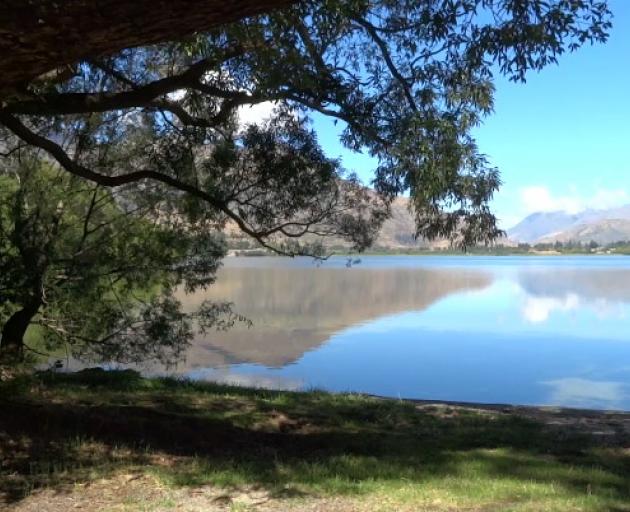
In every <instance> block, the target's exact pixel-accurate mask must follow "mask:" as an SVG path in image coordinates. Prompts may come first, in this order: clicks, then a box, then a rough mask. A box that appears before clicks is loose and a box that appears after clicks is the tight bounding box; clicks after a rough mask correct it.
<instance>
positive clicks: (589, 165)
mask: <svg viewBox="0 0 630 512" xmlns="http://www.w3.org/2000/svg"><path fill="white" fill-rule="evenodd" d="M609 5H610V7H611V10H612V11H613V13H614V15H615V19H614V22H613V29H612V31H611V36H610V39H609V41H608V42H607V43H606V44H605V45H596V46H592V47H591V46H588V47H583V48H581V49H579V50H578V51H577V52H575V53H572V54H565V55H563V56H562V57H561V58H560V59H559V64H558V65H557V66H550V67H547V68H545V69H544V70H542V71H541V72H539V73H530V74H529V75H528V79H527V83H525V84H515V83H511V82H509V81H508V80H506V79H503V78H502V77H498V78H497V81H496V96H495V112H494V114H493V115H491V116H490V117H488V118H487V119H486V122H485V123H484V125H483V126H481V127H480V128H479V129H477V130H476V137H477V140H478V143H479V148H480V150H481V152H483V153H485V154H487V155H488V157H489V159H490V162H491V163H492V164H493V165H495V166H497V167H499V169H500V170H501V175H502V179H503V182H504V184H503V187H502V188H501V190H500V191H499V193H498V194H497V195H496V197H495V199H494V201H493V208H494V211H495V213H496V215H497V216H498V217H499V219H500V221H501V226H502V227H503V228H509V227H511V226H512V225H513V224H515V223H516V222H518V221H519V220H521V219H522V218H523V217H524V216H526V215H527V214H529V213H532V212H534V211H538V210H545V211H553V210H561V209H562V210H567V211H579V210H582V209H585V208H606V207H612V206H618V205H621V204H627V203H630V155H629V153H630V1H628V0H610V1H609ZM315 129H316V130H317V132H318V136H319V139H320V142H321V144H322V146H323V147H324V148H325V149H326V151H327V153H328V154H329V155H330V156H335V157H341V158H342V161H343V164H344V166H345V167H346V168H348V169H352V170H355V171H356V172H357V173H358V174H359V175H360V176H361V177H362V178H363V179H364V180H365V181H366V182H367V181H369V180H370V177H371V172H372V170H373V168H374V161H372V160H371V159H370V158H369V157H367V156H365V155H361V154H356V153H352V152H350V151H347V150H345V149H344V148H343V147H342V146H341V145H340V144H339V141H338V135H337V133H338V129H336V128H335V127H334V126H333V125H332V123H330V122H329V121H326V120H322V119H319V118H318V119H317V120H316V122H315Z"/></svg>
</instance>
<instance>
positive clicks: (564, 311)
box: [172, 256, 630, 410]
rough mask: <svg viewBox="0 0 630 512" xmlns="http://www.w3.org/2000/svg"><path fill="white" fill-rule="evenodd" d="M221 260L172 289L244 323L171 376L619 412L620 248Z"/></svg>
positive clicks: (624, 300) (625, 373) (625, 266)
mask: <svg viewBox="0 0 630 512" xmlns="http://www.w3.org/2000/svg"><path fill="white" fill-rule="evenodd" d="M346 263H347V259H346V258H341V257H339V258H332V259H330V260H328V261H326V262H324V263H321V264H317V263H315V262H313V260H311V259H308V258H297V259H285V258H278V257H269V258H254V257H250V258H227V259H226V260H225V265H224V267H223V268H222V269H221V271H220V273H219V277H218V280H217V283H216V284H215V285H214V286H213V287H211V288H210V289H209V290H207V291H205V292H203V293H196V294H193V295H188V296H181V297H180V299H181V300H182V302H183V303H184V305H185V307H186V308H188V309H192V308H194V307H195V306H196V305H198V304H199V303H201V301H202V300H204V299H208V298H210V299H214V300H217V301H219V300H220V301H224V300H227V301H230V302H233V303H234V310H235V311H236V312H238V313H241V314H243V315H245V316H246V317H247V318H248V319H250V320H251V321H252V322H253V326H252V327H251V328H248V327H247V326H246V325H237V326H235V327H234V328H233V329H232V330H230V331H228V332H211V333H207V334H206V335H205V336H200V337H198V338H197V339H196V340H195V342H194V344H193V346H192V347H191V348H190V350H189V351H188V354H187V358H186V361H185V362H184V363H182V364H180V365H178V366H177V367H176V368H175V369H173V370H172V372H173V373H176V374H179V375H184V376H187V377H189V378H193V379H202V380H213V381H220V382H226V383H234V384H242V385H252V386H262V387H269V388H276V389H312V388H318V389H325V390H331V391H356V392H364V393H372V394H377V395H384V396H389V397H401V398H417V399H429V400H452V401H470V402H483V403H509V404H523V405H524V404H532V405H552V404H553V405H562V406H572V407H583V408H596V409H625V410H630V335H629V334H630V333H629V327H630V258H626V257H621V256H582V257H580V256H577V257H573V256H572V257H563V256H549V257H538V256H525V257H477V256H436V257H433V256H419V257H411V256H384V257H381V256H362V257H361V261H360V263H357V264H353V265H352V266H351V267H349V268H348V267H347V266H346Z"/></svg>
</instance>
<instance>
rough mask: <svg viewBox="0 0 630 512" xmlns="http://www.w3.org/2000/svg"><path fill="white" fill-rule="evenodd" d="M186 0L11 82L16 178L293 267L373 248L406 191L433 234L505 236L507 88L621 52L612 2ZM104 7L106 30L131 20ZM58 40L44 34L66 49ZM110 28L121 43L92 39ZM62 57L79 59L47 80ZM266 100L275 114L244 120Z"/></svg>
mask: <svg viewBox="0 0 630 512" xmlns="http://www.w3.org/2000/svg"><path fill="white" fill-rule="evenodd" d="M109 3H111V4H112V5H113V4H116V3H120V2H115V1H114V0H112V1H111V2H109ZM132 3H133V2H132ZM44 4H46V2H41V5H44ZM84 4H85V2H73V3H72V4H70V5H68V6H65V5H64V7H63V9H64V10H67V11H68V14H67V18H66V17H64V16H66V15H65V14H63V13H60V12H59V10H58V9H57V10H50V11H46V13H47V16H52V18H50V17H49V18H45V19H44V18H42V19H43V20H44V23H43V25H45V27H48V26H49V25H50V21H49V20H50V19H56V17H59V19H60V20H61V21H63V22H64V23H66V22H68V20H72V19H73V18H72V17H73V15H77V16H82V15H83V14H85V13H86V12H89V9H88V8H87V7H86V5H87V4H86V5H84ZM144 4H145V3H144V2H140V3H139V4H138V5H144ZM158 4H159V5H162V4H164V5H165V3H163V2H158ZM171 4H172V6H173V7H172V8H166V7H164V8H163V9H160V8H159V5H158V6H156V7H155V8H154V9H152V10H151V12H150V13H148V14H147V18H146V20H147V27H144V28H147V30H144V28H141V29H139V30H135V29H134V30H130V29H129V27H128V26H127V27H126V28H125V29H124V30H123V28H121V26H120V24H116V23H114V24H112V25H111V27H110V28H109V29H107V28H105V29H103V28H102V27H101V29H98V30H101V32H98V30H97V29H95V30H96V32H98V33H97V34H96V35H95V37H94V38H93V39H89V38H88V39H86V46H85V48H83V49H78V50H76V51H75V49H73V50H72V51H70V49H68V48H67V47H66V46H67V45H66V44H65V43H64V44H62V45H61V46H62V47H61V48H60V51H61V53H63V55H61V56H59V55H57V56H55V55H53V56H52V57H50V55H48V56H44V57H45V58H43V59H42V61H46V62H48V63H47V64H45V65H41V66H40V65H39V64H36V63H33V64H32V65H29V66H27V67H28V70H29V71H28V73H27V74H25V75H24V76H23V77H22V79H23V81H21V82H20V80H18V79H17V78H15V77H13V78H9V79H8V80H13V82H12V83H13V85H12V86H11V87H12V89H11V91H10V92H9V93H7V94H5V95H4V96H3V100H2V104H1V105H0V152H1V153H2V155H3V156H4V160H3V161H4V162H5V163H6V165H5V168H4V169H2V173H4V174H7V173H10V172H13V171H11V169H12V167H11V165H9V164H8V162H13V161H14V160H16V159H17V161H22V160H23V159H24V158H25V156H26V155H28V156H29V158H35V159H37V160H38V161H40V162H42V161H43V162H45V163H46V165H47V166H49V167H51V168H55V169H58V170H59V171H60V172H62V173H65V174H67V175H68V176H73V177H74V178H73V179H78V180H79V182H78V183H84V184H88V183H91V184H92V185H98V186H99V187H100V188H99V189H98V190H99V194H108V193H109V194H113V196H117V195H118V194H117V193H116V192H115V191H116V190H118V189H121V190H123V189H124V191H125V193H124V197H123V198H121V199H117V200H116V201H123V199H124V201H123V202H118V203H116V201H114V202H115V203H116V204H118V206H119V207H122V206H123V205H126V207H130V206H131V207H133V208H138V207H141V206H146V207H148V208H150V209H151V211H153V212H154V216H155V218H177V219H180V221H181V222H182V225H185V226H188V228H187V229H189V230H192V229H200V230H201V229H210V230H211V231H212V230H220V229H222V228H224V227H225V226H226V225H227V224H229V225H231V226H235V227H236V228H238V229H239V230H241V231H242V232H243V233H245V234H247V235H249V236H250V237H252V238H253V239H255V240H256V241H257V242H258V243H259V244H260V245H262V246H264V247H267V248H271V249H273V250H276V251H278V252H281V253H284V254H291V255H294V254H321V247H320V246H319V245H318V244H317V243H316V242H314V240H317V239H319V238H321V237H326V236H336V237H341V238H343V239H345V240H347V241H349V242H350V243H351V244H352V245H353V246H354V247H355V248H357V249H363V248H365V247H367V246H369V244H370V243H371V241H372V240H373V239H374V237H375V235H376V234H377V232H378V229H379V227H380V225H381V223H382V221H383V220H384V218H386V216H387V214H388V206H389V203H390V201H391V200H392V199H393V198H394V197H395V196H396V195H398V194H403V193H409V194H410V197H411V203H412V205H413V209H414V212H415V217H416V224H417V233H416V234H417V236H422V237H427V238H435V237H443V238H448V239H450V240H451V241H453V242H454V243H456V244H458V245H460V246H462V247H466V246H469V245H471V244H474V243H479V242H488V241H491V240H493V239H495V238H496V237H497V236H498V235H499V234H500V233H501V231H500V230H499V229H498V227H497V225H496V219H495V217H494V216H493V214H492V212H491V211H490V208H489V201H490V200H491V198H492V196H493V194H494V192H495V191H496V190H497V188H498V187H499V185H500V177H499V172H498V170H497V169H496V168H494V167H493V166H492V165H490V163H489V162H488V160H487V158H486V156H485V155H483V154H481V153H480V152H479V150H478V148H477V146H476V143H475V140H474V138H473V137H472V134H471V131H472V129H473V128H474V127H475V126H477V125H478V124H479V123H480V122H482V120H483V118H484V117H485V116H487V115H488V114H490V113H491V111H492V108H493V92H494V89H493V80H494V76H495V75H496V74H497V73H500V74H502V75H505V76H507V77H509V78H510V79H511V80H516V81H524V80H525V78H526V75H527V73H528V72H529V71H531V70H534V71H535V70H539V69H541V68H543V67H544V66H546V65H548V64H551V63H555V62H557V59H558V56H559V55H561V54H562V53H563V52H565V51H573V50H576V49H577V48H578V47H579V46H580V45H582V44H585V43H593V42H603V41H605V40H606V38H607V32H608V29H609V28H610V23H611V22H610V20H611V14H610V12H609V10H608V8H607V6H606V3H605V2H602V1H597V0H544V1H543V0H519V1H514V0H369V1H368V0H323V1H314V0H305V1H301V2H297V3H293V2H289V1H287V2H282V1H277V2H276V1H268V2H261V3H252V2H248V1H245V0H243V1H240V2H236V3H232V4H230V7H229V8H228V7H225V8H223V9H222V10H219V11H216V12H215V14H216V13H219V15H216V16H214V17H212V16H210V17H209V18H207V20H206V22H203V21H202V19H205V18H203V16H196V15H193V14H192V13H189V14H187V15H186V16H185V17H184V18H185V19H184V18H181V19H179V18H177V17H173V16H171V15H172V14H173V13H174V12H175V10H176V9H181V8H184V7H186V6H187V5H188V3H187V2H181V1H175V2H169V5H171ZM199 4H200V6H203V9H210V10H212V9H216V8H217V7H216V5H217V4H216V2H212V1H205V2H199ZM254 4H256V5H254ZM103 5H105V4H103ZM195 5H197V3H195ZM213 6H214V7H213ZM273 7H283V8H282V9H277V10H270V9H271V8H273ZM188 8H189V10H190V6H189V5H188ZM4 9H5V10H7V9H8V11H7V12H6V13H3V14H7V13H8V14H11V15H13V17H11V16H9V17H6V16H0V19H4V20H13V21H15V20H18V19H20V16H22V15H23V14H24V12H23V11H22V10H21V8H19V7H13V8H11V7H5V8H4ZM86 9H87V10H86ZM130 9H131V7H130ZM134 9H135V7H134ZM200 9H201V7H200ZM103 12H104V14H103V13H101V14H100V16H101V17H100V18H98V20H96V21H95V22H94V23H96V24H98V23H101V24H102V23H103V20H106V19H107V18H108V17H110V18H111V17H116V16H118V15H117V14H114V13H113V10H112V11H103ZM121 12H122V11H121ZM134 12H135V11H134ZM200 12H201V11H200ZM208 12H209V11H208ZM81 13H83V14H81ZM220 13H223V14H222V15H220ZM249 14H256V15H254V16H247V15H249ZM136 15H137V13H136ZM133 19H136V18H133ZM47 20H48V21H47ZM99 20H100V21H99ZM119 21H120V20H119ZM227 21H230V22H232V23H224V22H227ZM97 22H98V23H97ZM6 23H12V22H11V21H7V22H6ZM61 25H63V23H62V24H61ZM12 26H13V27H14V28H15V27H16V26H18V25H12ZM91 26H93V25H90V24H89V23H88V24H87V25H86V26H85V30H87V31H89V27H91ZM94 26H95V25H94ZM149 26H150V27H149ZM45 27H44V28H45ZM149 28H150V30H149ZM46 30H48V29H46ZM46 30H44V29H42V31H34V32H33V33H32V34H29V35H28V37H34V38H35V39H36V40H39V41H42V42H44V41H48V42H46V43H45V44H49V40H48V39H46V38H47V37H48V36H47V35H46V34H48V33H49V32H46ZM81 30H83V29H80V28H78V27H77V28H76V32H74V33H73V34H74V36H73V35H72V34H70V36H72V37H75V36H76V34H79V33H81ZM103 31H104V32H103ZM53 32H55V31H53ZM53 32H50V33H51V34H52V33H53ZM55 33H58V32H55ZM110 34H111V35H112V36H113V38H112V41H113V43H112V44H110V45H105V46H99V45H98V44H96V43H94V41H96V40H98V41H101V42H102V41H104V40H105V39H107V37H109V35H110ZM133 34H136V35H137V37H136V38H135V39H134V37H132V36H133ZM70 36H69V37H70ZM184 36H186V37H184ZM25 37H26V36H25ZM93 43H94V44H93ZM34 48H35V47H34ZM0 50H2V51H3V56H4V54H5V53H8V49H7V48H3V47H0ZM64 52H65V53H64ZM18 53H19V52H18ZM35 53H37V52H35ZM18 57H19V56H18ZM18 57H16V58H18ZM49 57H50V58H49ZM19 58H22V57H19ZM23 58H24V59H26V60H24V62H26V63H28V62H30V61H29V60H28V57H27V56H23ZM73 59H76V60H73ZM9 61H10V62H9V64H7V65H14V64H15V62H17V61H15V60H11V59H9ZM53 61H55V62H57V61H58V62H59V63H61V64H64V65H66V64H67V65H66V66H65V67H64V70H63V71H62V72H58V73H52V74H50V73H48V74H45V75H44V76H42V73H45V72H46V71H50V70H51V69H57V68H58V66H57V64H56V63H55V64H54V66H53V67H51V66H50V64H51V63H52V62H53ZM11 62H13V64H11ZM17 82H20V85H19V86H18V87H16V86H15V84H16V83H17ZM259 104H268V105H272V106H273V107H274V110H273V113H272V114H271V116H270V117H269V118H268V119H267V120H265V122H261V123H258V124H252V125H246V124H244V123H242V122H241V121H240V117H239V116H240V113H241V112H242V111H243V109H246V108H249V107H250V106H252V105H259ZM314 116H326V117H329V118H332V119H334V121H335V122H338V123H340V126H341V128H342V134H341V141H342V142H343V144H344V145H345V146H346V147H348V148H350V149H351V150H355V151H363V152H366V153H369V154H370V155H372V156H373V157H374V158H375V160H376V161H377V162H378V163H377V167H376V169H375V170H374V171H375V172H374V176H375V177H374V180H373V182H372V183H371V188H369V187H366V186H364V185H363V184H361V183H360V182H359V180H358V179H357V178H356V177H355V176H353V175H351V174H348V173H347V172H345V171H344V169H343V168H342V167H341V165H340V163H339V162H338V161H337V160H335V159H331V158H330V157H329V156H327V155H326V154H325V152H324V151H323V150H322V148H321V147H320V145H319V143H318V140H317V134H316V133H315V132H314V131H313V128H312V120H313V118H314ZM36 172H39V171H36ZM3 186H4V185H3ZM106 189H108V190H109V191H110V192H105V190H106ZM68 193H70V192H68ZM54 207H55V205H54V204H53V203H51V204H50V205H49V206H48V208H51V210H50V211H53V210H54ZM14 213H15V212H14ZM14 220H15V219H14ZM48 225H50V223H49V224H48ZM116 226H117V227H116V228H115V231H117V232H121V233H122V232H123V231H124V229H123V225H116ZM178 233H179V234H180V235H181V230H180V231H179V232H178ZM121 236H122V235H121ZM149 254H150V253H149ZM217 256H218V255H217ZM156 257H157V255H156ZM210 273H212V272H210ZM25 287H28V286H27V285H26V284H25Z"/></svg>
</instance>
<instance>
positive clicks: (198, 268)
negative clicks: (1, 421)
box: [0, 160, 239, 361]
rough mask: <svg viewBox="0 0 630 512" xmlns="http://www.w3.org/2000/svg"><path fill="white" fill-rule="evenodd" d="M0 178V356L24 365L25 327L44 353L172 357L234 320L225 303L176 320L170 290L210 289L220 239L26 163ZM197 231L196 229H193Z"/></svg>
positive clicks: (37, 163) (219, 255)
mask: <svg viewBox="0 0 630 512" xmlns="http://www.w3.org/2000/svg"><path fill="white" fill-rule="evenodd" d="M12 170H13V171H14V172H13V174H11V175H8V174H5V175H4V176H2V177H0V180H1V184H2V187H0V299H1V300H0V324H1V325H2V326H3V327H2V346H1V348H2V351H1V352H2V355H3V357H4V358H5V359H9V360H15V359H21V357H22V354H23V350H24V347H25V345H24V336H25V333H26V330H27V328H28V327H29V326H31V325H33V324H36V325H38V326H39V327H40V329H39V332H40V333H41V334H42V336H43V339H44V341H45V347H46V348H47V349H54V348H56V347H58V346H60V345H66V346H68V347H70V349H71V350H72V351H73V353H75V354H77V355H79V354H80V355H83V356H88V355H97V356H98V357H99V358H101V359H103V358H104V359H107V360H116V361H128V360H137V359H146V358H149V359H150V358H158V359H161V360H164V361H169V360H171V359H173V358H176V357H177V356H178V355H179V353H180V352H181V350H182V349H183V347H185V346H186V343H187V342H188V341H189V339H190V338H191V336H192V326H191V322H192V321H193V320H194V321H195V322H196V324H197V325H198V326H200V327H202V328H209V327H211V326H216V327H225V326H227V325H229V324H231V323H232V322H233V321H235V320H237V319H239V317H238V316H237V315H234V314H233V313H232V312H231V310H230V307H229V304H211V303H206V304H204V306H203V307H202V308H201V309H200V310H199V311H196V312H188V313H183V312H182V311H181V308H180V304H179V302H178V301H177V300H176V299H175V298H174V296H173V293H172V292H173V290H174V288H175V287H177V286H183V287H184V288H185V289H186V290H187V291H193V290H195V289H198V288H202V287H205V286H208V285H209V284H211V283H212V282H213V280H214V277H215V272H216V270H217V268H218V266H219V264H220V260H221V258H222V257H223V255H224V254H225V244H224V241H223V239H222V237H221V236H220V235H219V234H217V233H216V232H214V231H212V230H209V229H195V230H191V229H189V227H190V226H184V225H183V224H182V223H181V222H180V221H179V219H177V218H169V216H168V215H165V214H164V212H159V211H156V210H155V208H154V207H153V206H152V205H149V204H144V205H142V204H134V205H133V206H132V205H131V204H130V203H129V202H128V201H127V198H126V194H125V190H124V189H118V190H117V191H115V192H112V191H110V190H105V189H103V188H102V187H100V186H98V185H96V186H95V185H91V184H89V183H86V182H85V181H83V180H81V179H79V178H76V177H74V176H72V175H69V174H67V173H65V172H62V171H60V170H59V169H56V170H55V169H53V168H51V166H50V165H48V164H45V163H42V162H40V161H38V160H25V161H24V160H23V161H22V162H20V163H16V165H15V167H13V168H12ZM196 227H198V228H199V227H200V226H196Z"/></svg>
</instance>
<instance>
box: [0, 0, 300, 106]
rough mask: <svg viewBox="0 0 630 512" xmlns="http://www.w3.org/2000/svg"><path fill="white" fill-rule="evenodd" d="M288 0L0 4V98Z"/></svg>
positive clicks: (75, 0)
mask: <svg viewBox="0 0 630 512" xmlns="http://www.w3.org/2000/svg"><path fill="white" fill-rule="evenodd" d="M293 1H294V0H231V1H230V2H225V1H219V0H201V1H195V2H191V1H190V0H166V1H164V0H163V1H157V2H156V0H151V1H146V0H135V1H133V2H128V1H126V0H98V1H91V2H86V1H83V0H65V1H64V2H59V1H57V0H36V1H30V2H28V3H20V2H5V3H4V4H3V5H1V6H0V32H1V33H2V39H0V55H2V59H0V98H2V97H5V96H8V95H11V94H19V93H20V91H24V90H28V88H29V86H32V85H34V84H33V82H37V81H45V80H50V79H53V80H58V79H63V77H64V76H67V75H68V72H72V68H73V66H75V65H76V63H77V62H79V61H82V60H86V59H89V58H96V57H103V56H109V55H112V54H114V53H116V52H119V51H121V50H123V49H125V48H133V47H137V46H146V45H148V44H154V43H159V42H162V41H169V40H176V39H182V38H187V37H190V35H191V34H193V33H195V32H200V31H204V30H208V29H211V28H213V27H215V26H217V25H223V24H226V23H229V22H232V21H236V20H239V19H241V18H243V17H247V16H252V15H255V14H260V13H264V12H269V11H271V10H273V9H275V8H278V7H282V6H286V5H289V4H291V3H293Z"/></svg>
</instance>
